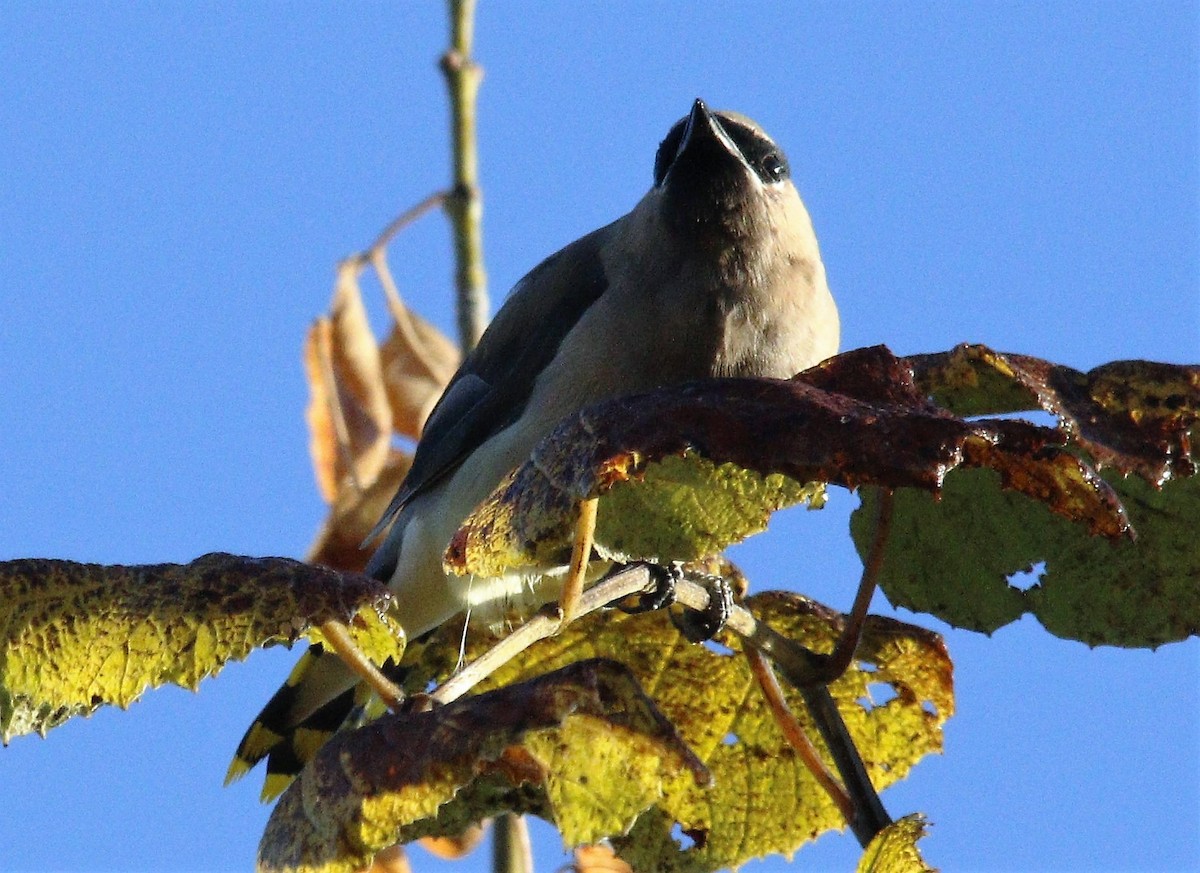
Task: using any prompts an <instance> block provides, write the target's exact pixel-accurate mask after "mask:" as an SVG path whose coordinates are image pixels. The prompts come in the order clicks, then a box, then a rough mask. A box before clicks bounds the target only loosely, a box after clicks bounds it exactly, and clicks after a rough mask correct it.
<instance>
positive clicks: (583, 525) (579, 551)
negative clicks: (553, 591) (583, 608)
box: [558, 497, 599, 627]
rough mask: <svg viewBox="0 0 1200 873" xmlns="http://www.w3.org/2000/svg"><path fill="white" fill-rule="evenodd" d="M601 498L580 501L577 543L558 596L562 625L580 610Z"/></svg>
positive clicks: (576, 525) (576, 533)
mask: <svg viewBox="0 0 1200 873" xmlns="http://www.w3.org/2000/svg"><path fill="white" fill-rule="evenodd" d="M598 503H599V499H598V498H596V497H589V498H587V499H586V500H581V501H579V518H578V519H577V520H576V522H575V544H574V546H573V547H572V549H571V567H570V570H568V572H567V580H566V581H565V582H564V583H563V589H562V594H561V595H559V598H558V608H559V610H560V611H561V613H562V625H561V626H562V627H566V626H567V625H568V624H570V623H571V620H572V619H573V618H574V617H575V614H576V613H577V612H578V611H579V598H580V597H582V596H583V579H584V576H585V575H586V574H587V565H588V560H589V559H590V558H591V556H592V544H593V543H594V542H595V539H596V509H597V504H598Z"/></svg>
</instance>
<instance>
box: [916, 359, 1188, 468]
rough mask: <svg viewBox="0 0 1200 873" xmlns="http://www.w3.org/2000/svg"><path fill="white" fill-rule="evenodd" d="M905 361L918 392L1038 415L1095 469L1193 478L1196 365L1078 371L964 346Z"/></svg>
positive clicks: (1138, 364) (961, 411) (951, 403)
mask: <svg viewBox="0 0 1200 873" xmlns="http://www.w3.org/2000/svg"><path fill="white" fill-rule="evenodd" d="M909 361H910V362H911V363H912V366H913V370H914V373H915V376H916V380H917V383H918V384H919V385H920V386H921V388H922V389H923V390H924V391H925V392H926V393H928V394H930V395H932V396H933V397H934V399H935V400H936V401H937V402H938V403H939V404H941V405H942V406H944V407H945V408H947V409H949V410H950V411H952V412H955V413H957V414H958V415H991V414H998V413H1006V412H1022V411H1026V410H1031V409H1041V410H1044V411H1045V412H1048V413H1050V414H1051V415H1054V416H1056V417H1057V418H1058V419H1059V420H1060V422H1061V423H1062V427H1063V429H1064V430H1065V431H1066V432H1067V433H1068V435H1069V436H1070V438H1071V440H1072V441H1073V442H1075V443H1077V444H1078V445H1080V446H1081V447H1082V448H1083V449H1085V450H1086V451H1087V453H1088V454H1089V455H1090V456H1091V458H1092V460H1093V461H1094V462H1095V463H1096V465H1097V467H1113V468H1115V469H1117V470H1118V471H1120V472H1121V473H1130V472H1134V473H1137V474H1138V475H1139V476H1141V477H1142V478H1143V479H1145V480H1146V481H1148V482H1150V483H1152V484H1155V485H1161V484H1162V482H1163V481H1164V480H1166V479H1170V478H1184V477H1187V476H1191V475H1193V474H1194V473H1195V472H1196V469H1195V463H1194V461H1193V460H1192V458H1191V457H1190V451H1191V436H1190V433H1189V432H1190V431H1191V429H1192V428H1194V427H1195V425H1196V422H1197V421H1200V366H1196V365H1180V364H1162V363H1157V362H1153V361H1114V362H1112V363H1108V364H1104V365H1102V366H1100V367H1096V368H1095V369H1093V370H1090V371H1088V372H1087V373H1082V372H1080V371H1079V370H1074V369H1072V368H1070V367H1064V366H1062V365H1060V364H1053V363H1050V362H1049V361H1045V360H1042V359H1041V358H1034V357H1030V356H1028V355H1017V354H1010V353H1003V352H996V351H993V350H992V349H989V348H988V347H987V346H982V345H968V344H963V345H960V346H958V347H956V348H955V349H953V350H952V351H949V352H942V353H939V354H930V355H914V356H913V357H911V358H909Z"/></svg>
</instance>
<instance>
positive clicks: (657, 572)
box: [616, 561, 683, 615]
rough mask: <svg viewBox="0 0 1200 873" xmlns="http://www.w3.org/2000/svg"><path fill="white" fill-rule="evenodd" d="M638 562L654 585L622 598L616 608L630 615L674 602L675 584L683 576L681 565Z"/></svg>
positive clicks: (676, 563) (651, 610)
mask: <svg viewBox="0 0 1200 873" xmlns="http://www.w3.org/2000/svg"><path fill="white" fill-rule="evenodd" d="M639 563H641V565H642V566H644V567H645V568H646V570H647V571H648V572H649V573H650V581H651V582H652V583H653V585H654V587H653V588H652V589H649V590H646V591H641V592H639V593H637V594H631V595H629V596H628V597H626V598H624V599H622V600H621V601H619V602H618V603H617V604H616V606H617V609H619V610H621V611H622V612H625V613H629V614H630V615H636V614H637V613H639V612H653V611H655V610H656V609H665V608H666V607H668V606H670V605H671V604H672V603H674V602H675V584H676V583H677V582H678V581H679V580H680V579H682V578H683V565H682V564H679V563H678V562H672V563H670V564H654V563H651V562H650V561H643V562H639Z"/></svg>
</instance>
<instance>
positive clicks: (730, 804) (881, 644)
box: [408, 592, 954, 871]
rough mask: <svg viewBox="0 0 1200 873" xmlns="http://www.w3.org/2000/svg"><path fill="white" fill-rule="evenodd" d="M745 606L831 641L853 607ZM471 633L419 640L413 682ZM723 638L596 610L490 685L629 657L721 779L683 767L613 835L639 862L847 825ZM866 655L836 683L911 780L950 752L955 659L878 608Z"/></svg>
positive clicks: (846, 707)
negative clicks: (945, 737)
mask: <svg viewBox="0 0 1200 873" xmlns="http://www.w3.org/2000/svg"><path fill="white" fill-rule="evenodd" d="M744 605H745V606H746V607H747V608H748V609H750V610H751V611H752V612H754V613H755V615H756V616H758V617H759V618H761V619H763V620H764V621H766V622H768V623H769V624H770V625H771V626H772V627H774V628H776V629H777V630H779V631H780V632H781V633H784V634H785V635H787V636H789V637H791V638H792V639H794V640H796V641H797V642H799V643H800V644H802V645H805V646H808V647H810V648H813V649H815V650H818V651H826V652H827V651H830V650H831V649H832V647H833V644H834V640H835V638H836V637H837V636H838V634H839V633H840V630H841V626H842V625H841V619H842V617H841V616H840V615H838V614H837V613H834V612H832V611H830V610H828V609H826V608H824V607H822V606H820V605H819V604H816V603H814V602H812V601H810V600H807V599H805V598H802V597H800V596H798V595H793V594H786V593H782V592H769V593H765V594H760V595H757V596H755V597H751V598H749V599H748V600H747V601H746V603H745V604H744ZM461 639H462V638H461V627H460V628H459V629H458V630H457V632H456V631H455V629H452V628H446V629H443V630H442V631H441V632H440V634H439V637H438V638H436V639H435V640H434V641H432V642H430V643H428V644H427V646H428V647H427V648H426V649H425V650H424V652H423V654H422V650H421V649H420V648H419V647H418V648H414V649H412V650H411V651H410V652H409V653H408V656H409V657H410V658H414V657H416V658H421V665H422V666H423V668H424V669H425V670H426V671H428V672H427V673H426V674H424V675H419V676H415V677H412V678H413V681H416V682H424V681H425V680H426V679H430V678H435V677H439V676H444V675H446V674H448V673H449V672H450V671H452V670H453V669H454V667H455V665H456V664H457V663H458V660H459V657H460V651H461V650H460V642H461ZM722 642H723V643H724V644H725V645H727V646H729V647H730V651H729V652H728V653H724V654H723V653H720V652H718V651H715V650H714V648H712V647H708V646H694V645H690V644H687V643H686V642H684V641H683V640H682V638H681V637H680V635H679V633H678V631H677V630H676V629H675V628H674V626H673V625H672V624H671V623H670V621H669V620H668V619H667V618H666V617H665V616H663V615H662V614H661V613H654V614H643V615H634V616H629V615H624V614H621V613H618V612H607V613H595V614H592V615H589V616H586V617H584V618H583V619H580V620H579V621H577V622H574V623H572V624H571V625H570V626H568V627H567V628H565V629H563V631H561V632H560V634H559V635H558V636H556V637H553V638H550V639H547V640H543V641H542V642H540V643H538V644H537V645H536V646H534V647H533V648H531V649H530V650H529V651H528V652H527V653H525V654H524V655H523V656H522V658H521V659H520V661H519V663H512V664H510V665H508V666H506V667H504V668H503V669H502V670H500V671H499V672H498V673H496V674H495V675H494V676H492V677H491V678H490V679H489V680H488V682H487V687H496V686H503V685H505V684H506V683H510V682H518V681H521V680H523V679H525V678H526V677H529V676H537V675H540V674H542V673H545V672H546V671H553V670H556V669H560V668H561V667H562V666H564V665H569V664H571V663H573V662H575V661H577V660H579V659H585V658H604V659H611V660H615V661H619V662H620V663H622V664H624V665H625V666H626V667H628V668H629V669H630V670H631V671H632V673H633V675H634V677H636V679H637V681H638V683H639V684H640V685H641V687H642V688H644V689H646V692H647V694H649V696H650V697H651V698H652V699H653V701H654V703H655V705H656V707H657V708H658V709H659V710H661V711H662V713H663V714H664V715H665V716H666V718H667V719H668V720H669V721H670V722H671V723H672V724H673V725H674V726H675V728H676V730H678V732H679V734H680V736H681V737H682V739H683V741H684V742H685V743H686V745H687V746H688V747H689V748H691V749H692V750H694V752H695V753H696V754H697V755H698V756H699V758H700V759H701V761H702V762H703V763H704V765H705V766H706V767H707V768H708V770H709V771H711V773H712V775H713V785H712V786H711V787H710V788H705V787H701V786H698V785H697V784H696V783H695V781H694V780H692V779H690V778H685V777H684V776H680V777H678V778H675V779H672V780H669V781H668V782H666V783H665V785H664V786H663V788H664V792H665V793H664V794H663V796H662V799H661V800H658V801H657V802H656V803H655V805H654V806H653V808H652V809H650V810H648V811H647V812H645V813H643V814H642V815H641V816H639V817H638V820H637V823H636V824H635V825H634V827H633V830H632V831H631V832H629V833H628V834H625V833H624V832H623V831H621V830H610V831H609V834H608V835H609V837H610V838H611V839H612V840H613V842H614V845H615V846H616V847H617V849H618V854H619V855H620V856H621V857H622V858H623V859H624V860H625V861H627V862H628V863H630V864H631V866H632V867H633V869H635V870H663V871H675V870H680V871H707V870H716V869H721V868H724V867H736V866H738V865H739V864H742V863H744V862H746V861H747V860H750V859H751V858H754V857H758V856H763V855H768V854H790V853H792V852H794V851H795V850H796V849H797V848H799V847H800V846H802V845H803V844H804V843H806V842H808V841H810V840H813V839H815V838H816V837H817V836H819V835H820V834H821V833H824V832H826V831H828V830H831V829H840V828H842V827H844V826H845V822H844V821H843V819H842V818H841V815H840V813H839V811H838V809H837V808H836V807H835V806H834V804H833V802H832V801H831V800H830V799H829V797H828V796H827V795H826V794H825V792H824V791H823V789H822V788H821V787H820V786H819V785H818V784H817V782H816V781H815V780H814V779H813V777H812V775H811V774H810V773H809V771H808V770H807V769H806V768H805V767H804V765H803V764H802V763H801V762H800V760H799V758H798V757H797V755H796V753H795V752H794V751H793V750H792V748H791V747H790V746H789V745H788V743H787V741H786V740H785V739H784V737H783V736H782V735H781V733H780V731H779V729H778V726H777V725H776V723H775V721H774V717H773V716H772V715H771V713H770V711H769V710H768V708H767V707H766V705H765V704H764V702H763V700H762V697H761V694H760V693H759V691H758V689H757V685H756V683H755V681H754V679H753V677H752V675H751V673H750V670H749V667H748V665H747V663H746V662H745V660H744V659H743V658H741V657H738V656H737V651H738V648H739V647H738V643H737V642H736V641H735V640H734V639H732V638H723V639H722ZM485 643H486V640H485V639H484V637H483V635H482V634H473V635H472V636H471V637H470V639H469V640H468V642H467V648H466V652H465V656H466V657H467V658H470V657H472V656H473V654H475V653H476V652H477V651H478V649H479V648H481V647H483V646H484V645H485ZM722 651H724V650H722ZM857 657H858V663H857V664H856V665H855V667H854V668H852V669H851V670H850V671H849V672H847V674H846V675H845V676H843V677H842V678H840V679H839V680H837V681H836V682H835V683H834V684H833V685H832V686H831V691H832V693H833V695H834V697H835V699H836V701H837V703H838V707H839V709H840V711H841V712H842V714H843V718H844V719H845V721H846V724H847V727H848V729H849V731H850V734H851V736H852V737H853V739H854V740H855V742H856V744H857V746H858V748H859V750H860V751H861V753H862V755H863V758H864V760H865V761H866V764H867V767H868V772H869V773H870V775H871V778H872V780H873V782H874V783H875V785H876V786H877V787H879V788H883V787H886V786H887V785H890V784H891V783H893V782H895V781H896V780H898V779H901V778H903V777H904V775H905V774H907V772H908V770H909V769H910V768H911V767H912V766H913V765H914V764H915V763H916V761H918V760H919V759H920V758H922V757H923V756H924V755H926V754H929V753H930V752H935V751H940V750H941V747H942V725H943V723H944V722H945V720H946V719H948V718H949V717H950V715H951V714H952V713H953V709H954V699H953V690H952V678H951V675H952V674H951V664H950V659H949V656H948V655H947V654H946V651H945V649H944V647H943V646H942V643H941V640H940V638H939V637H938V636H937V635H936V634H934V633H931V632H929V631H925V630H923V629H921V628H916V627H913V626H911V625H905V624H903V623H901V622H897V621H893V620H890V619H884V618H879V617H872V618H870V619H869V621H868V625H867V629H866V632H865V634H864V637H863V642H862V644H861V645H860V647H859V650H858V655H857ZM862 664H867V665H870V666H869V669H863V668H862V666H861V665H862ZM788 696H789V702H790V704H791V705H792V708H793V709H794V711H795V712H796V713H797V716H798V718H799V719H800V721H801V723H802V724H803V725H804V726H805V727H806V729H807V730H808V732H809V735H810V736H813V737H816V736H817V732H816V729H815V727H814V726H813V724H812V722H811V720H810V719H809V717H808V714H807V710H806V709H805V707H804V704H803V702H802V700H801V698H800V697H799V695H798V694H796V693H795V692H792V691H789V692H788ZM875 701H877V702H875ZM818 742H819V740H818ZM568 752H569V753H570V754H571V755H572V756H574V757H575V758H577V759H578V760H579V761H580V763H579V765H578V766H580V767H582V768H586V767H587V765H588V760H589V756H591V755H592V750H591V748H590V746H589V745H587V744H586V743H585V744H582V745H577V746H576V747H574V748H572V749H569V750H568ZM562 766H568V765H567V764H563V765H562ZM572 772H573V771H572ZM637 778H638V777H636V775H633V774H631V775H627V776H622V777H621V778H620V782H619V784H618V785H617V786H611V787H610V788H609V789H607V790H616V789H617V788H619V787H622V786H624V789H623V790H633V789H634V788H636V787H637V786H636V785H634V784H631V783H633V782H634V781H635V780H636V779H637ZM589 784H591V785H595V782H594V781H593V782H591V783H589ZM650 787H653V786H650ZM643 790H644V789H643ZM460 808H461V807H460V805H459V803H458V801H457V800H456V801H455V802H454V803H450V804H447V805H446V806H444V807H443V808H442V811H441V814H442V815H447V816H449V817H450V818H452V819H453V820H455V821H458V820H459V817H462V818H464V819H465V818H469V815H470V814H471V813H472V812H473V813H474V814H476V815H478V814H481V813H482V811H481V810H479V809H474V810H470V811H467V812H455V813H454V814H453V815H451V811H454V810H458V809H460ZM528 811H532V812H534V813H535V814H537V815H541V816H542V817H545V818H548V819H549V820H550V821H551V822H552V823H553V824H555V825H556V826H557V827H558V828H559V829H560V831H561V832H562V834H563V839H564V841H565V842H566V843H567V845H568V846H571V845H576V844H580V843H588V842H592V841H594V840H595V839H596V835H597V833H598V831H603V830H605V828H606V827H607V828H612V827H613V824H615V823H613V822H609V823H607V824H606V823H605V821H604V819H603V817H602V816H601V815H600V814H599V813H592V812H591V811H590V807H589V808H585V809H584V810H582V811H581V812H577V813H575V814H573V815H572V816H571V817H570V818H569V819H560V818H558V817H556V815H555V813H553V812H552V811H549V810H546V809H542V808H533V809H530V810H528ZM589 816H593V817H592V818H589ZM679 833H684V834H686V835H688V840H689V842H691V843H692V845H691V846H690V848H687V849H684V848H683V847H681V846H680V844H679V843H678V842H677V841H676V840H677V836H676V835H677V834H679Z"/></svg>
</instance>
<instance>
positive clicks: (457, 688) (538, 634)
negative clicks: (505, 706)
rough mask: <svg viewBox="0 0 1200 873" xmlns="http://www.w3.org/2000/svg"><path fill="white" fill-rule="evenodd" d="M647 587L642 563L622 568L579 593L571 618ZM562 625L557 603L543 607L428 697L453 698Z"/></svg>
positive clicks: (647, 574)
mask: <svg viewBox="0 0 1200 873" xmlns="http://www.w3.org/2000/svg"><path fill="white" fill-rule="evenodd" d="M649 586H650V571H649V570H647V569H646V567H645V566H644V565H640V564H635V565H632V566H630V567H626V568H625V569H623V570H621V571H619V572H617V573H614V574H613V575H611V576H609V577H608V578H606V579H602V580H601V581H599V582H597V583H596V584H595V585H593V586H592V587H591V588H589V589H588V590H587V591H585V592H583V595H582V596H581V597H580V598H579V609H578V610H577V611H576V613H575V617H576V618H579V617H581V616H584V615H587V614H588V613H591V612H595V611H596V610H597V609H600V608H602V607H604V606H607V605H608V604H610V603H612V602H613V601H614V600H620V599H621V598H622V597H627V596H629V595H630V594H635V593H637V592H639V591H645V590H647V589H648V588H649ZM695 587H699V586H695ZM562 624H563V619H562V612H561V610H559V608H558V607H557V606H555V605H551V606H549V607H545V608H543V609H542V610H541V611H540V612H538V613H537V615H535V616H534V617H533V618H531V619H529V621H527V622H525V624H523V625H521V626H520V627H519V628H517V629H516V630H515V631H513V632H512V633H511V634H509V635H508V636H506V637H505V638H504V639H502V640H500V641H499V642H498V643H496V645H494V646H492V648H490V649H488V650H487V651H486V652H484V653H483V654H482V655H480V656H479V657H478V658H476V659H475V660H474V661H472V662H471V663H470V664H467V666H465V667H463V669H462V670H460V671H459V672H458V673H456V674H454V675H453V676H451V677H450V678H449V679H447V680H446V681H445V682H444V683H443V684H442V685H441V687H439V688H438V689H437V690H436V691H434V692H433V694H432V695H431V698H432V699H433V701H434V702H435V703H449V702H450V701H452V700H457V699H458V698H460V697H462V696H463V695H464V694H466V693H467V692H468V691H470V690H471V689H472V688H474V687H475V686H476V685H478V684H479V683H480V682H482V681H483V680H484V679H486V678H487V677H488V676H490V675H491V674H492V673H494V672H495V671H496V670H498V669H500V667H503V666H504V665H505V664H507V663H508V662H509V661H511V660H512V659H513V658H515V657H516V656H517V655H519V654H521V652H523V651H525V650H526V649H528V648H529V647H530V646H532V645H533V644H534V643H536V642H538V641H539V640H544V639H546V638H547V637H550V636H553V635H554V634H556V633H558V631H559V629H560V628H561V627H562Z"/></svg>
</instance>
